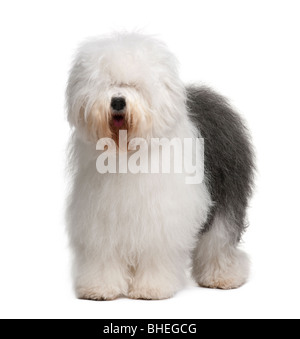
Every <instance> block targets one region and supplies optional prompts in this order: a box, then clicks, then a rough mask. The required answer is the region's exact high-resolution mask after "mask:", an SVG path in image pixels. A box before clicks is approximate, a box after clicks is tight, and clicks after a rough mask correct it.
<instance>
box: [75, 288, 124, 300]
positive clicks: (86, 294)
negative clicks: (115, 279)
mask: <svg viewBox="0 0 300 339" xmlns="http://www.w3.org/2000/svg"><path fill="white" fill-rule="evenodd" d="M76 295H77V298H78V299H85V300H114V299H116V298H118V297H120V296H121V295H122V292H121V291H120V290H119V289H118V288H113V287H101V286H96V287H77V288H76Z"/></svg>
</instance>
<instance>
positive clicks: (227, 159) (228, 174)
mask: <svg viewBox="0 0 300 339" xmlns="http://www.w3.org/2000/svg"><path fill="white" fill-rule="evenodd" d="M187 98H188V100H187V105H188V109H189V113H190V118H191V120H192V121H193V122H194V124H195V125H196V126H197V128H198V129H199V130H200V132H201V135H202V137H203V138H204V155H205V174H206V178H207V181H208V187H209V190H210V193H211V196H212V200H213V202H214V207H213V208H212V210H211V213H210V216H209V218H208V220H207V222H206V224H205V226H204V228H203V232H205V231H207V230H208V229H209V228H210V226H211V224H212V222H213V220H214V217H215V215H216V214H218V215H220V216H222V218H226V220H227V221H228V224H229V225H230V228H231V229H230V231H231V233H232V235H233V241H234V242H236V241H239V240H240V238H241V235H242V233H243V231H244V229H245V227H246V223H245V216H246V208H247V205H248V200H249V198H250V196H251V193H252V187H253V172H254V155H253V150H252V146H251V142H250V137H249V133H248V131H247V129H246V127H245V125H244V123H243V121H242V119H241V117H240V116H239V115H238V114H237V113H236V112H235V111H234V110H233V109H232V108H231V107H230V105H229V103H228V101H227V100H226V99H225V98H224V97H222V96H221V95H219V94H217V93H215V92H214V91H212V90H211V89H209V88H207V87H196V86H189V87H187Z"/></svg>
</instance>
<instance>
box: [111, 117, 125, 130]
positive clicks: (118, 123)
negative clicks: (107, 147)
mask: <svg viewBox="0 0 300 339" xmlns="http://www.w3.org/2000/svg"><path fill="white" fill-rule="evenodd" d="M113 122H114V126H115V127H116V128H121V127H122V126H123V123H124V118H123V117H115V118H114V119H113Z"/></svg>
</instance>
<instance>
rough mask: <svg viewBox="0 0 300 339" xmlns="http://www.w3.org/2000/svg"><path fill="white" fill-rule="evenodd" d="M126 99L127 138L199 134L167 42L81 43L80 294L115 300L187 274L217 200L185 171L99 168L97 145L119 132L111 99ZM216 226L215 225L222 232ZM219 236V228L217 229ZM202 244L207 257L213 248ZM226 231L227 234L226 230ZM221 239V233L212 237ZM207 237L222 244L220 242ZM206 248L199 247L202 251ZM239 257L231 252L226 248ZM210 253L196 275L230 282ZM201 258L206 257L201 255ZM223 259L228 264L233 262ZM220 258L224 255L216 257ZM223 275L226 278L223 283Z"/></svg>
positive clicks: (154, 295)
mask: <svg viewBox="0 0 300 339" xmlns="http://www.w3.org/2000/svg"><path fill="white" fill-rule="evenodd" d="M114 96H122V97H124V98H126V124H125V127H126V129H127V131H128V136H129V140H130V139H131V138H134V137H143V138H145V139H148V140H149V139H150V138H151V137H155V138H161V137H165V138H169V139H171V138H173V137H177V138H181V139H183V138H196V137H199V134H198V132H197V130H196V129H195V127H194V126H193V125H192V123H191V121H190V120H189V118H188V113H187V109H186V104H185V101H186V93H185V88H184V85H183V84H182V82H181V81H180V80H179V77H178V73H177V62H176V60H175V58H174V56H173V55H172V54H171V53H170V52H169V51H168V50H167V49H166V47H165V45H164V44H163V43H161V42H159V41H157V40H156V39H154V38H152V37H145V36H143V35H140V34H121V35H115V36H113V37H107V38H100V39H92V40H89V41H87V42H85V43H84V44H82V45H81V47H80V48H79V51H78V53H77V55H76V58H75V61H74V64H73V67H72V70H71V73H70V78H69V83H68V88H67V105H68V120H69V122H70V125H71V126H72V127H73V135H72V137H71V141H70V157H69V159H70V163H69V169H70V172H71V178H72V189H71V192H70V196H69V200H68V208H67V224H68V232H69V236H70V243H71V247H72V249H73V253H74V265H73V268H74V269H73V271H74V286H75V290H76V293H77V296H78V297H79V298H86V299H95V300H108V299H114V298H117V297H118V296H120V295H125V296H129V297H131V298H143V299H163V298H168V297H170V296H172V295H173V294H174V293H175V292H176V291H177V290H178V289H180V288H181V287H182V286H183V285H184V283H185V281H186V276H185V271H186V268H188V267H189V265H190V264H191V252H192V251H193V249H194V248H195V246H196V242H197V241H198V238H199V231H200V229H201V226H202V225H203V224H204V223H205V221H206V219H207V215H208V213H209V210H210V207H211V198H210V194H209V192H208V189H207V187H206V184H205V182H204V183H202V184H200V185H187V184H186V183H185V180H184V178H185V174H184V173H183V174H182V175H178V174H176V175H175V174H130V173H128V174H120V173H117V174H109V173H107V174H99V173H98V172H97V170H96V159H97V156H98V155H99V151H96V143H97V141H98V139H99V138H102V137H111V138H114V139H115V138H116V135H117V133H116V132H117V131H116V130H115V129H114V128H113V127H112V124H111V119H112V114H111V99H112V97H114ZM218 230H219V229H217V228H216V231H215V232H217V231H218ZM219 231H220V232H221V234H222V230H219ZM210 236H211V235H210V233H209V234H208V235H207V236H205V237H204V238H203V240H202V241H201V243H200V244H199V246H200V247H199V248H200V249H199V250H198V252H197V257H198V256H200V254H201V251H202V252H206V254H205V253H204V254H203V255H204V257H207V253H210V251H214V250H213V249H211V250H205V249H204V247H202V244H203V242H205V241H206V240H205V239H206V237H210ZM225 236H226V235H225ZM213 237H214V238H215V236H213ZM208 244H211V245H212V246H213V247H214V246H215V245H216V247H217V248H218V246H219V243H218V241H217V240H216V241H213V240H209V242H208ZM201 248H202V249H201ZM228 253H229V254H228V260H229V261H230V258H232V259H233V262H235V254H234V252H230V251H228ZM212 257H213V256H209V258H208V259H207V260H206V264H207V265H209V264H212V267H211V268H207V266H206V265H202V266H201V267H203V270H204V271H203V273H201V272H199V274H197V276H199V282H200V283H201V284H203V285H205V286H212V287H234V286H235V285H239V284H240V283H241V282H242V280H243V278H240V277H239V278H238V279H237V281H234V282H233V284H230V282H229V280H230V279H232V278H233V276H232V274H229V277H228V279H227V272H226V282H225V285H226V286H225V285H224V286H223V285H222V284H221V283H217V281H218V282H219V281H221V280H222V270H218V272H219V273H220V274H219V275H218V276H217V278H216V272H215V268H216V266H214V261H212V259H211V258H212ZM199 260H200V259H199ZM228 260H227V261H226V267H227V266H230V265H231V264H230V263H228ZM219 263H220V264H222V263H221V261H220V262H219ZM218 279H219V280H218Z"/></svg>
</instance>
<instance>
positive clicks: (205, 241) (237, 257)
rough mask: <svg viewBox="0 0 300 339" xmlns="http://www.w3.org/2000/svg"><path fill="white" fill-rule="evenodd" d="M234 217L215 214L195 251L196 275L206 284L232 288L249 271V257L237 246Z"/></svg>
mask: <svg viewBox="0 0 300 339" xmlns="http://www.w3.org/2000/svg"><path fill="white" fill-rule="evenodd" d="M234 223H235V221H234V219H232V218H230V217H228V216H225V215H218V214H216V215H215V217H214V220H213V222H212V224H211V225H210V228H209V229H208V230H207V231H206V232H205V233H203V234H201V236H200V239H199V241H198V243H197V247H196V248H195V250H194V253H193V270H192V273H193V277H194V279H195V280H196V282H197V283H198V284H199V285H200V286H203V287H209V288H219V289H233V288H237V287H240V286H241V285H243V284H244V283H245V282H246V280H247V278H248V274H249V259H248V257H247V255H246V254H245V253H244V252H243V251H241V250H240V249H238V242H239V237H238V238H237V236H236V234H237V232H236V229H237V227H236V226H235V225H234Z"/></svg>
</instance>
